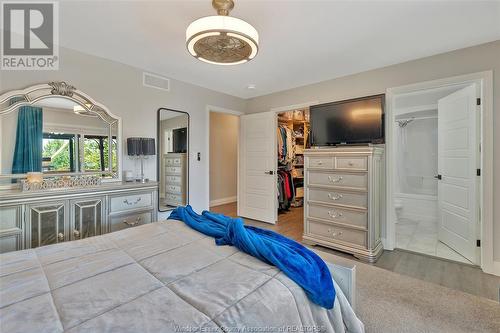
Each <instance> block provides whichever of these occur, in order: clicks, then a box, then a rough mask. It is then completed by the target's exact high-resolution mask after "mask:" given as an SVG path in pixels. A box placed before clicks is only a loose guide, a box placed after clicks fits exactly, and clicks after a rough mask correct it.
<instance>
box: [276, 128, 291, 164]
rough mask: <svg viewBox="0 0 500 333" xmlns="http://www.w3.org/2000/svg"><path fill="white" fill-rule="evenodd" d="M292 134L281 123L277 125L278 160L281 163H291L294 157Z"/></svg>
mask: <svg viewBox="0 0 500 333" xmlns="http://www.w3.org/2000/svg"><path fill="white" fill-rule="evenodd" d="M294 135H295V134H294V133H293V131H292V130H291V129H290V128H288V127H286V126H283V125H280V126H278V131H277V138H278V140H277V142H278V162H279V164H281V165H286V164H288V163H291V162H292V161H293V158H294V157H295V140H293V138H294Z"/></svg>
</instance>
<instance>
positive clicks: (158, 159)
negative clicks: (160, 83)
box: [156, 108, 191, 212]
mask: <svg viewBox="0 0 500 333" xmlns="http://www.w3.org/2000/svg"><path fill="white" fill-rule="evenodd" d="M162 111H170V112H177V113H180V114H185V115H186V116H187V128H188V134H187V138H186V139H187V142H186V145H187V161H186V169H187V179H186V205H188V204H189V178H190V175H189V165H190V161H189V160H190V156H189V155H190V151H191V150H190V148H191V147H190V137H191V117H190V116H189V112H186V111H179V110H175V109H169V108H159V109H158V111H157V116H156V142H158V144H157V145H156V179H157V181H158V184H159V183H160V181H161V178H160V172H161V156H162V153H161V147H162V145H161V144H160V140H161V133H160V130H161V126H160V124H161V112H162ZM160 188H161V186H160V185H158V191H159V190H160ZM159 197H160V193H158V211H159V212H169V211H172V210H174V209H175V207H172V209H160V204H161V203H160V200H159Z"/></svg>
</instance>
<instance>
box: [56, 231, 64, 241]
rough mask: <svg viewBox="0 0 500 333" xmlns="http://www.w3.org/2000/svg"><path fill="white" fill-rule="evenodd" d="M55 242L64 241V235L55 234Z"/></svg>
mask: <svg viewBox="0 0 500 333" xmlns="http://www.w3.org/2000/svg"><path fill="white" fill-rule="evenodd" d="M57 240H60V241H63V240H64V234H63V233H62V232H60V233H58V234H57Z"/></svg>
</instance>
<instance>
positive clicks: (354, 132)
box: [310, 95, 385, 146]
mask: <svg viewBox="0 0 500 333" xmlns="http://www.w3.org/2000/svg"><path fill="white" fill-rule="evenodd" d="M384 99H385V95H376V96H369V97H363V98H356V99H351V100H347V101H340V102H334V103H327V104H320V105H315V106H311V108H310V114H311V145H313V146H331V145H338V144H361V143H384Z"/></svg>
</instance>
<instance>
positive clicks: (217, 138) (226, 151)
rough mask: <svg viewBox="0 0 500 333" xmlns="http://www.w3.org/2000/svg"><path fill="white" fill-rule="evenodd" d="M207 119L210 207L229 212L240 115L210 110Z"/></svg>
mask: <svg viewBox="0 0 500 333" xmlns="http://www.w3.org/2000/svg"><path fill="white" fill-rule="evenodd" d="M209 118H210V120H209V122H210V129H209V133H210V134H209V154H210V156H209V160H210V165H209V188H210V194H209V195H210V209H211V210H216V211H219V212H223V213H228V214H229V215H231V214H230V212H232V211H233V210H234V211H235V210H236V206H237V184H238V136H239V122H240V119H239V118H240V117H239V116H238V115H235V114H231V113H227V112H218V111H212V110H210V111H209Z"/></svg>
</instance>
